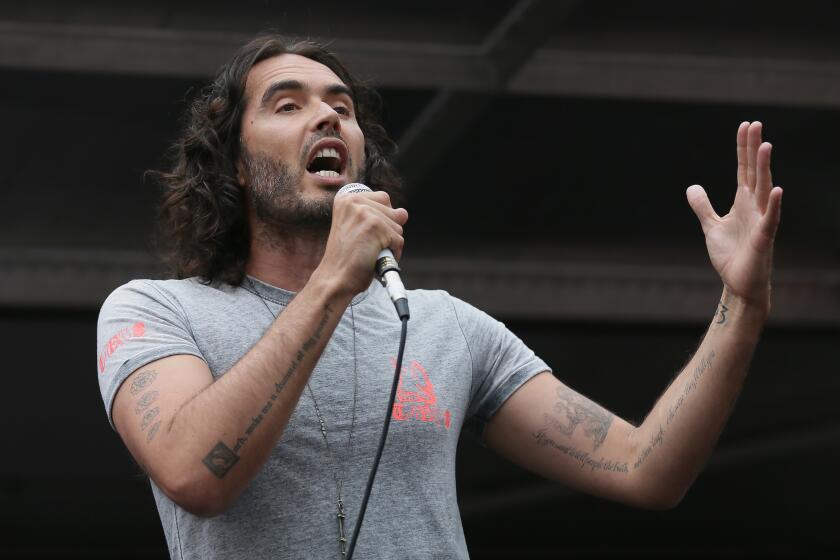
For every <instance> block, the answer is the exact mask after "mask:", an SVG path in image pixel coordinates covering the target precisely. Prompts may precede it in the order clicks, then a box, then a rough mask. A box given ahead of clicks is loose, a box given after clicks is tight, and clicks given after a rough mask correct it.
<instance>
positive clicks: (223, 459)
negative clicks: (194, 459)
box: [202, 305, 333, 478]
mask: <svg viewBox="0 0 840 560" xmlns="http://www.w3.org/2000/svg"><path fill="white" fill-rule="evenodd" d="M332 313H333V310H332V308H331V307H330V306H329V305H327V306H326V307H324V315H323V316H322V317H321V320H320V321H319V322H318V325H317V326H316V327H315V332H313V333H312V336H310V337H309V338H308V339H307V340H306V341H305V342H304V343H303V344H302V345H301V347H300V349H299V350H298V351H297V352H296V353H295V356H294V358H293V359H292V361H291V363H290V364H289V367H288V368H287V369H286V373H285V374H284V375H283V377H282V378H281V379H280V381H278V382H277V383H275V384H274V390H273V391H272V392H271V395H269V397H268V400H266V402H265V404H264V405H263V406H262V408H260V409H259V411H258V413H257V415H256V416H254V417H252V418H251V422H250V423H249V424H248V427H247V428H245V433H243V434H242V435H241V436H239V437H238V438H236V443H235V444H234V446H233V449H230V448H229V447H228V446H227V445H225V444H224V443H223V442H221V441H220V442H219V443H217V444H216V446H215V447H214V448H213V449H211V450H210V453H208V454H207V456H206V457H205V458H204V459H203V460H202V462H203V463H204V464H205V465H206V466H207V468H208V469H209V470H210V472H212V473H213V474H214V475H216V477H217V478H223V477H224V476H225V475H226V474H227V473H228V471H229V470H230V469H231V468H232V467H233V465H235V464H236V462H237V461H238V460H239V455H237V453H238V452H239V450H240V449H242V446H243V445H245V443H246V442H247V441H248V439H249V438H250V437H251V434H252V433H253V432H254V430H255V429H256V428H257V426H259V425H260V424H261V423H262V421H263V419H264V418H265V416H266V415H267V414H268V412H269V411H270V410H271V408H272V407H273V406H274V401H276V400H277V397H278V396H279V395H280V393H281V392H282V391H283V389H284V388H285V387H286V384H287V383H288V382H289V379H291V378H292V375H294V374H295V372H296V371H297V370H298V368H300V364H301V363H303V360H304V358H305V357H306V355H307V354H308V353H309V350H311V349H312V347H314V346H315V345H316V344H317V343H318V341H319V340H321V337H322V336H323V334H324V327H326V325H327V321H328V320H329V318H330V315H332Z"/></svg>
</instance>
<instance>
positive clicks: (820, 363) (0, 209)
mask: <svg viewBox="0 0 840 560" xmlns="http://www.w3.org/2000/svg"><path fill="white" fill-rule="evenodd" d="M838 21H840V8H837V7H836V6H835V4H834V3H831V2H820V3H818V2H796V3H784V4H782V3H768V2H753V1H743V2H737V3H734V2H697V3H676V2H666V1H657V2H635V3H631V2H608V1H602V0H592V1H589V2H562V1H558V2H549V1H543V2H539V1H535V2H502V1H491V2H479V1H477V0H470V1H465V2H457V3H456V2H443V1H438V0H430V1H426V2H422V3H397V2H336V1H334V0H327V1H321V2H318V3H317V4H314V3H297V4H295V5H291V4H289V3H284V2H272V1H263V2H257V1H253V2H238V3H236V5H234V4H233V3H228V2H206V1H205V2H196V1H189V2H178V3H171V2H150V1H144V2H139V1H134V0H132V1H127V2H119V3H117V2H94V1H77V2H57V1H56V2H3V3H2V4H0V84H2V87H0V123H2V126H3V129H2V133H0V340H3V341H4V342H5V348H6V349H7V350H6V352H5V356H6V360H5V365H6V367H5V369H6V372H5V375H3V384H2V391H0V395H2V400H0V421H2V426H3V434H4V437H3V438H2V439H3V446H2V452H0V457H2V459H3V460H2V463H0V504H2V505H3V507H2V508H0V527H2V529H0V531H2V533H3V534H2V539H0V557H2V558H164V557H166V549H165V544H164V540H163V533H162V530H161V528H160V525H159V522H158V519H157V514H156V511H155V508H154V503H153V500H152V496H151V492H150V491H149V489H148V482H147V481H146V479H145V478H144V477H143V476H142V475H141V474H140V471H139V470H138V469H137V468H136V467H135V466H134V465H133V462H132V461H131V458H130V457H129V455H128V453H127V452H126V451H125V450H124V448H123V446H122V444H121V442H120V440H119V438H118V437H117V435H116V434H115V433H114V432H113V431H112V430H111V429H110V427H109V426H108V423H107V420H106V417H105V414H104V411H103V408H102V403H101V399H100V397H99V393H98V391H97V383H96V378H95V376H96V374H95V373H94V372H95V369H94V361H95V356H96V348H95V328H96V316H97V312H98V308H99V305H100V304H101V302H102V300H103V299H104V297H105V296H106V295H107V294H108V293H109V292H110V290H112V289H113V288H114V287H116V286H118V285H119V284H121V283H123V282H125V281H127V280H128V279H130V278H136V277H149V276H155V275H157V274H158V267H157V265H156V264H155V261H154V259H153V257H152V255H151V251H150V247H151V245H150V241H149V240H150V233H151V231H152V227H153V222H154V208H155V203H156V197H157V190H156V187H155V186H154V185H153V184H151V183H150V182H148V181H144V179H143V172H144V171H145V170H146V169H149V168H154V167H158V166H160V165H161V163H162V154H163V153H164V151H165V149H166V147H167V145H168V144H169V143H170V142H171V141H172V140H173V138H174V136H175V134H176V133H177V130H178V122H179V118H180V114H181V113H182V111H183V110H184V108H185V106H186V105H185V104H186V102H187V100H189V99H190V97H191V95H193V93H194V91H195V90H196V88H199V87H201V84H203V83H204V82H205V81H206V80H207V79H208V78H209V77H210V76H211V75H212V72H213V71H214V69H215V68H216V67H217V66H218V65H219V64H221V63H222V62H224V61H225V60H226V59H227V58H228V57H229V55H230V54H231V53H232V52H233V51H234V50H235V49H236V47H237V46H239V45H240V44H242V43H244V42H245V41H246V40H247V39H249V38H250V37H251V36H252V35H253V34H254V33H256V32H257V31H259V30H262V29H267V28H275V29H278V30H280V31H282V32H284V33H286V34H288V35H291V36H297V37H311V38H320V39H328V40H333V39H334V41H333V43H332V48H333V50H335V51H336V52H337V53H338V54H339V55H341V56H342V57H343V58H344V59H345V60H346V61H347V63H348V65H349V66H350V67H351V68H352V69H355V70H357V71H358V72H360V73H361V74H362V75H363V76H365V77H367V78H369V79H370V80H371V81H372V82H373V83H375V84H377V85H378V88H379V90H380V92H381V94H382V97H383V100H384V120H385V123H386V125H387V128H388V130H389V132H390V133H391V134H392V136H393V137H394V138H395V139H396V140H397V141H398V143H399V145H400V149H401V151H400V156H399V159H398V164H399V168H400V170H401V171H402V172H403V173H404V175H405V177H406V181H407V208H408V209H409V212H410V215H411V219H410V222H409V225H408V227H407V231H406V238H407V247H406V255H405V259H404V263H403V264H404V268H405V269H406V276H407V282H408V283H409V284H410V285H411V286H414V287H425V288H437V287H441V288H445V289H447V290H449V291H451V292H452V293H454V294H456V295H458V296H459V297H462V298H463V299H466V300H467V301H470V302H472V303H474V304H476V305H478V306H479V307H481V308H482V309H485V310H486V311H488V312H490V313H491V314H493V315H494V316H496V317H498V318H500V319H501V320H503V321H505V322H506V323H507V324H508V326H509V327H510V328H511V329H512V330H513V331H514V332H516V333H517V334H518V335H519V336H520V337H522V338H523V339H524V340H525V341H526V342H527V343H528V344H529V345H530V346H531V347H532V348H533V349H534V350H535V351H537V353H538V354H539V355H540V356H542V357H543V358H544V359H546V361H548V363H549V364H551V365H552V367H553V368H554V369H555V372H556V374H557V375H558V376H559V377H560V378H561V379H563V381H564V382H566V383H567V384H569V385H571V386H572V387H574V388H576V389H578V390H579V391H581V392H583V393H585V394H587V395H589V396H590V397H591V398H593V399H595V400H597V401H599V402H601V403H602V404H604V405H605V406H607V407H609V408H610V409H612V410H613V411H615V412H616V413H617V414H620V415H622V416H623V417H625V418H627V419H628V420H631V421H635V422H639V421H641V420H642V419H643V418H644V415H645V414H646V412H647V411H648V410H649V409H650V407H651V406H652V404H653V403H654V401H655V400H656V398H657V397H658V396H659V394H660V393H661V392H662V390H663V389H664V388H665V387H666V386H667V384H668V382H669V381H670V379H671V378H672V377H673V375H674V373H675V372H676V371H678V369H679V368H680V366H681V365H682V364H683V363H685V361H686V360H687V359H688V357H689V356H690V355H691V353H692V351H693V349H694V348H695V347H696V345H697V343H698V341H699V339H700V337H701V336H702V334H703V332H704V329H705V327H706V325H707V323H708V321H709V320H711V317H712V315H713V313H714V311H715V307H716V303H717V301H718V299H717V298H718V297H719V292H720V285H719V281H718V280H717V279H716V278H715V275H714V273H713V272H712V271H711V268H710V266H709V265H708V263H707V257H706V254H705V249H704V244H703V238H702V234H701V232H700V228H699V226H698V224H697V222H696V218H695V217H694V215H693V214H692V212H691V211H690V209H689V208H688V205H687V203H686V202H685V195H684V190H685V188H686V187H687V186H688V185H690V184H692V183H700V184H702V185H704V186H705V187H706V188H707V190H708V191H709V193H710V196H711V198H712V200H713V203H714V204H715V206H716V209H717V210H718V212H719V213H723V212H724V211H725V209H726V208H727V207H728V205H729V204H730V203H731V199H732V196H733V194H734V187H735V177H734V175H735V163H736V161H735V149H734V148H735V146H734V140H735V131H736V129H737V127H738V123H739V122H741V121H742V120H762V121H763V122H764V123H765V137H766V139H768V140H770V141H771V142H773V144H774V153H773V156H774V166H773V167H774V179H775V181H776V183H777V184H780V185H782V186H783V187H784V188H785V200H784V204H783V219H782V226H781V230H780V233H779V239H778V243H777V258H776V276H775V284H774V294H775V300H774V310H773V315H772V317H771V320H770V322H769V324H768V326H767V328H766V330H765V333H764V336H763V338H762V342H761V344H760V346H759V348H758V350H757V351H756V354H755V357H754V361H753V366H752V368H751V371H752V373H751V375H750V377H749V378H748V381H747V384H746V387H745V389H744V392H743V395H742V397H741V399H740V402H739V404H738V406H737V408H736V410H735V413H734V415H733V417H732V419H731V421H730V423H729V424H728V426H727V428H726V430H725V432H724V434H723V436H722V440H721V443H720V445H719V447H718V448H717V450H716V451H715V453H714V454H713V455H712V457H711V458H710V460H709V463H708V466H707V468H706V470H705V471H704V473H703V474H702V475H701V477H700V478H699V480H698V481H697V483H696V484H695V485H694V487H693V488H692V490H691V491H690V492H689V494H688V495H687V497H686V498H685V500H684V501H683V503H682V504H681V505H680V506H679V507H678V508H677V509H675V510H673V511H669V512H645V511H639V510H634V509H630V508H627V507H624V506H619V505H615V504H610V503H607V502H604V501H602V500H599V499H594V498H590V497H587V496H583V495H580V494H577V493H574V492H572V491H569V490H567V489H565V488H563V487H562V486H560V485H557V484H550V483H547V482H543V481H541V480H540V479H538V478H536V477H533V476H531V475H529V474H527V473H524V472H522V471H521V470H519V469H517V468H516V467H513V466H511V465H509V464H507V463H505V462H503V461H502V460H500V459H499V458H497V457H495V456H494V455H492V453H490V452H489V451H487V450H486V449H484V448H482V447H480V446H479V445H478V444H477V442H475V441H473V440H472V439H470V438H469V437H465V438H463V441H462V445H461V452H460V455H459V472H458V477H459V478H458V481H459V494H460V496H459V497H460V505H461V512H462V516H463V520H464V526H465V530H466V534H467V541H468V544H469V547H470V552H471V555H472V557H473V558H475V559H481V558H508V557H517V558H555V557H614V556H615V557H618V556H622V557H628V556H630V557H645V558H648V557H672V556H681V557H684V556H694V557H700V558H704V557H722V558H732V557H752V556H758V557H770V556H777V557H806V556H821V555H825V554H829V553H831V552H834V553H836V552H837V549H838V548H840V541H839V540H838V536H837V529H836V525H837V515H836V513H835V510H836V505H837V503H838V500H839V499H840V482H838V481H837V475H836V473H837V471H838V467H840V445H838V443H840V412H838V407H837V404H836V396H837V395H838V392H839V391H838V390H840V380H838V373H839V372H838V367H837V365H836V364H837V350H838V334H840V270H838V261H840V258H839V257H840V251H838V249H840V226H838V218H840V194H839V193H840V191H839V190H838V185H837V181H836V178H835V168H836V159H837V158H836V156H837V153H838V149H837V148H838V144H837V142H836V140H835V130H836V129H837V126H838V124H840V111H838V109H840V35H839V34H838V33H837V22H838Z"/></svg>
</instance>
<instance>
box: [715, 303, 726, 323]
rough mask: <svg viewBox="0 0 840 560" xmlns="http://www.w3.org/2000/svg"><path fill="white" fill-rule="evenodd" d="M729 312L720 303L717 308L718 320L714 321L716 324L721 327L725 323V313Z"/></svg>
mask: <svg viewBox="0 0 840 560" xmlns="http://www.w3.org/2000/svg"><path fill="white" fill-rule="evenodd" d="M727 311H729V308H728V307H726V306H725V305H724V304H723V302H720V307H719V308H718V314H719V315H720V318H719V319H718V320H717V321H716V324H718V325H722V324H724V323H725V322H726V312H727Z"/></svg>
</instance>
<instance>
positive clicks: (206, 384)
mask: <svg viewBox="0 0 840 560" xmlns="http://www.w3.org/2000/svg"><path fill="white" fill-rule="evenodd" d="M371 103H372V98H371V92H369V91H368V90H366V89H365V88H364V87H363V86H362V85H361V84H359V83H358V82H356V81H355V80H354V79H353V78H352V76H351V75H350V74H349V73H348V72H347V71H346V69H344V68H343V67H342V66H341V64H340V63H338V61H337V60H336V59H335V58H333V57H332V56H331V55H329V54H328V53H326V52H325V51H324V50H323V49H321V48H320V47H318V46H315V45H312V44H309V43H298V44H287V43H284V42H283V40H282V39H280V38H278V37H261V38H258V39H256V40H255V41H253V42H252V43H250V44H248V45H246V46H245V47H243V48H242V49H241V50H240V51H239V53H238V54H237V55H236V56H235V57H234V59H233V60H232V62H231V63H230V64H228V65H226V66H225V67H223V68H222V70H221V71H220V72H219V74H218V75H217V78H216V80H215V81H214V83H213V84H212V85H211V86H210V87H209V88H208V89H207V90H206V91H204V92H203V93H202V95H201V96H199V98H198V99H197V100H196V102H195V103H194V104H193V107H192V108H191V111H190V113H189V115H188V120H187V123H186V127H185V130H184V133H183V136H182V137H181V139H180V140H179V142H178V143H177V144H176V150H175V165H174V166H173V169H172V171H171V172H169V173H164V174H161V179H162V182H163V184H164V185H165V187H166V193H165V195H164V203H163V225H164V230H165V232H166V241H168V243H169V249H170V251H169V253H168V256H169V260H170V262H171V263H173V265H174V268H175V272H176V275H177V276H178V277H180V278H186V279H182V280H168V281H147V280H141V281H133V282H130V283H129V284H126V285H125V286H122V287H121V288H119V289H117V290H116V291H115V292H114V293H113V294H112V295H111V296H110V297H109V298H108V300H107V301H106V302H105V304H104V305H103V308H102V311H101V314H100V319H99V342H98V344H99V349H100V355H99V362H98V365H99V380H100V387H101V390H102V395H103V398H104V401H105V405H106V408H107V410H108V412H109V417H110V419H111V420H112V422H113V425H114V426H115V428H116V429H117V431H118V432H119V434H120V436H121V437H122V438H123V440H124V442H125V444H126V445H127V447H128V449H129V450H130V451H131V453H132V455H133V456H134V457H135V458H136V459H137V461H138V462H139V463H140V464H141V465H142V466H143V468H144V469H145V470H146V472H148V474H149V476H150V478H151V480H152V489H153V492H154V495H155V499H156V501H157V506H158V510H159V513H160V516H161V521H162V523H163V526H164V531H165V533H166V538H167V542H168V544H169V549H170V553H171V555H172V557H173V558H226V559H228V558H331V557H334V558H340V557H341V555H342V550H344V547H345V546H346V536H348V535H349V534H350V531H351V528H352V527H353V526H354V524H355V522H356V520H357V515H358V506H359V503H360V502H361V496H362V493H363V490H364V484H365V482H366V479H367V475H368V472H369V470H370V466H371V460H372V456H373V453H374V451H375V448H376V443H377V440H378V438H379V433H380V426H381V416H382V414H383V412H384V410H383V409H384V407H385V403H386V402H387V393H388V390H389V387H390V379H391V376H392V370H393V368H394V367H395V360H394V356H395V355H396V352H397V341H398V338H399V327H400V324H399V321H398V320H397V318H396V314H395V312H394V310H393V307H392V306H391V304H390V302H389V301H388V299H387V296H386V295H385V293H384V290H383V289H382V288H381V287H380V286H378V284H376V283H371V280H372V269H373V263H374V260H375V258H376V255H377V254H378V252H379V251H380V250H381V249H382V248H385V247H389V248H391V249H392V250H393V251H394V252H395V253H396V255H397V257H398V258H399V255H400V252H401V249H402V246H403V237H402V233H403V225H404V224H405V223H406V221H407V219H408V215H407V213H406V211H405V210H404V209H402V208H394V207H392V205H391V198H390V197H389V195H388V194H387V193H386V192H385V191H390V192H391V193H392V194H393V195H395V196H396V195H398V187H399V181H398V179H397V177H396V174H395V173H394V172H393V169H392V168H391V167H390V164H389V163H388V161H387V155H388V149H389V140H388V139H387V136H386V135H385V132H384V130H383V129H382V128H381V127H380V126H379V125H378V124H376V122H375V120H374V117H373V115H372V113H371ZM737 146H738V175H737V178H738V190H737V193H736V196H735V203H734V205H733V207H732V209H731V210H730V212H729V214H727V215H726V216H723V217H719V216H718V215H717V214H715V212H714V210H713V209H712V207H711V205H710V203H709V200H708V198H707V196H706V194H705V192H704V191H703V189H702V188H701V187H699V186H692V187H690V188H689V189H688V192H687V196H688V200H689V203H690V204H691V206H692V208H693V209H694V211H695V213H696V214H697V216H698V218H699V219H700V222H701V225H702V227H703V231H704V233H705V235H706V242H707V247H708V250H709V255H710V258H711V261H712V264H713V266H714V267H715V269H716V270H717V271H718V273H719V274H720V276H721V279H722V281H723V284H724V288H723V295H722V298H721V302H720V305H719V307H718V309H717V310H716V311H715V313H714V314H713V315H712V319H711V326H710V327H709V330H708V332H707V334H706V336H705V338H704V339H703V342H702V343H701V344H700V347H699V349H698V351H697V353H696V355H695V356H694V358H693V359H692V360H691V361H690V362H689V363H688V364H687V365H686V367H685V369H684V370H683V372H682V373H680V375H679V376H678V377H677V378H676V380H675V381H674V382H673V383H672V384H671V386H670V387H669V388H668V389H667V390H666V391H665V393H664V394H663V395H662V397H661V398H660V399H659V401H658V402H657V404H656V405H655V406H654V408H653V409H652V411H651V412H650V414H649V415H648V416H647V418H646V419H645V421H644V422H643V423H642V424H641V425H640V426H638V427H634V426H632V425H631V424H629V423H628V422H626V421H624V420H622V419H620V418H616V417H614V416H613V415H612V414H611V413H610V412H608V411H607V410H605V409H603V408H602V407H600V406H599V405H597V404H595V403H593V402H592V401H590V400H589V399H587V398H586V397H584V396H582V395H580V394H578V393H576V392H575V391H574V390H573V389H571V388H569V387H566V386H565V385H563V384H562V383H561V382H560V381H558V380H557V379H556V378H555V377H554V376H553V375H552V374H551V373H550V371H549V369H548V366H547V365H546V364H545V363H544V362H542V360H540V359H539V358H537V357H536V356H534V354H533V352H531V351H530V350H528V349H527V347H525V345H524V344H523V343H522V342H521V341H520V340H518V339H517V338H516V337H515V336H514V335H512V334H511V333H510V332H509V331H507V330H506V329H505V328H504V326H503V325H501V324H500V323H498V322H496V321H494V320H493V319H491V318H489V317H488V316H487V315H485V314H483V313H482V312H480V311H478V310H476V309H474V308H472V307H470V306H469V305H467V304H465V303H463V302H461V301H459V300H457V299H455V298H453V297H451V296H449V295H448V294H446V293H444V292H432V291H422V290H417V291H412V292H411V293H410V294H409V299H410V302H411V310H412V321H411V329H410V334H409V337H408V343H407V346H406V351H405V356H406V357H405V362H404V364H403V369H402V376H401V381H400V385H399V392H398V402H397V404H396V405H395V407H394V409H393V411H392V428H391V432H390V435H389V439H388V445H387V448H386V452H385V456H384V458H383V461H382V463H381V466H380V469H379V474H378V477H377V481H376V485H375V487H374V490H373V494H372V497H371V501H370V504H369V506H368V511H367V515H366V517H365V523H364V528H363V530H362V532H361V536H360V540H359V543H358V547H357V549H356V550H357V552H358V557H359V558H366V559H367V558H466V557H467V550H466V545H465V542H464V536H463V531H462V529H461V524H460V518H459V514H458V507H457V502H456V498H455V482H454V465H455V449H456V444H457V440H458V434H459V432H460V430H461V428H462V427H464V426H465V425H466V424H471V425H473V426H474V427H475V428H476V429H477V430H479V431H480V432H481V434H482V436H483V438H484V440H485V441H486V442H487V444H488V445H489V446H490V447H491V448H492V449H494V450H496V451H497V452H499V453H501V454H502V455H503V456H506V457H508V458H509V459H511V460H512V461H514V462H516V463H518V464H520V465H522V466H523V467H525V468H527V469H530V470H532V471H534V472H537V473H539V474H541V475H543V476H545V477H547V478H550V479H554V480H558V481H562V482H563V483H565V484H567V485H570V486H573V487H576V488H578V489H580V490H582V491H585V492H589V493H592V494H597V495H600V496H604V497H606V498H610V499H614V500H619V501H622V502H625V503H629V504H635V505H638V506H641V507H648V508H670V507H673V506H675V505H676V504H677V503H678V502H679V501H680V499H681V498H682V496H683V495H684V494H685V492H686V491H687V489H688V487H689V486H690V485H691V483H692V482H693V480H694V478H695V477H696V476H697V473H698V472H699V470H700V468H701V467H702V465H703V463H704V461H705V459H706V457H707V456H708V454H709V453H710V451H711V449H712V446H713V445H714V443H715V441H716V440H717V438H718V435H719V433H720V431H721V429H722V427H723V425H724V423H725V421H726V418H727V417H728V415H729V413H730V410H731V408H732V406H733V403H734V401H735V399H736V396H737V394H738V392H739V390H740V387H741V385H742V382H743V379H744V377H745V375H746V370H747V365H748V362H749V359H750V356H751V354H752V351H753V349H754V347H755V345H756V342H757V340H758V336H759V333H760V330H761V328H762V326H763V324H764V321H765V319H766V317H767V314H768V312H769V310H770V271H771V260H772V259H771V257H772V248H773V240H774V236H775V232H776V229H777V226H778V223H779V216H780V205H781V196H782V191H781V189H780V188H778V187H776V188H773V187H772V183H771V178H770V150H771V147H770V145H769V144H767V143H762V142H761V124H760V123H751V124H750V123H742V125H741V126H740V128H739V130H738V135H737ZM356 180H364V181H365V182H367V183H369V184H370V185H371V186H372V187H373V188H374V189H375V190H376V191H377V192H373V193H367V194H355V195H349V196H340V197H336V196H335V194H336V191H337V190H338V189H339V188H340V187H341V186H342V185H344V184H346V183H349V182H353V181H356Z"/></svg>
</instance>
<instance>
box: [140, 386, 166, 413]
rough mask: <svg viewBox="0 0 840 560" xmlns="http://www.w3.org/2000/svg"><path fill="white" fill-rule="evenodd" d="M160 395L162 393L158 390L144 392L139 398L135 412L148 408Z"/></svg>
mask: <svg viewBox="0 0 840 560" xmlns="http://www.w3.org/2000/svg"><path fill="white" fill-rule="evenodd" d="M159 396H160V393H158V392H157V391H148V392H146V393H143V396H141V397H140V398H139V399H137V406H135V407H134V414H140V413H141V412H143V411H144V410H146V409H147V408H148V407H149V405H150V404H152V403H153V402H155V400H157V398H158V397H159Z"/></svg>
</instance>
